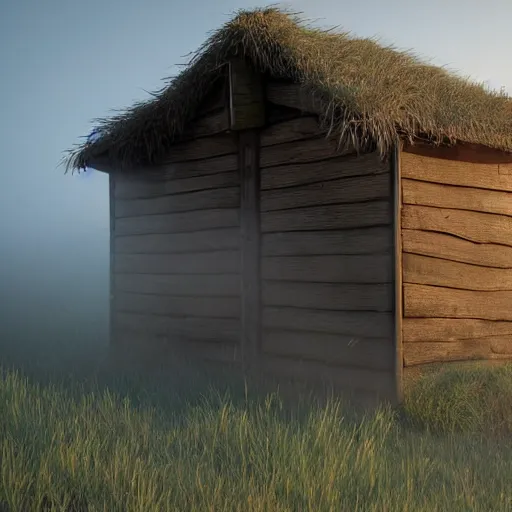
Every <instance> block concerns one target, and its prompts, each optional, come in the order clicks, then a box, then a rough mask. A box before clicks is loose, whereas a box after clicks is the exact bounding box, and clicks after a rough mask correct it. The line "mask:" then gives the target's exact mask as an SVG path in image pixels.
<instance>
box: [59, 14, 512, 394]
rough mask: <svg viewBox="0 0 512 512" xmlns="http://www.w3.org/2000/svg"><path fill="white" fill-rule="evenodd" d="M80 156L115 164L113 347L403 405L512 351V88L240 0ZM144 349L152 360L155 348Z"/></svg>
mask: <svg viewBox="0 0 512 512" xmlns="http://www.w3.org/2000/svg"><path fill="white" fill-rule="evenodd" d="M98 133H99V136H98V137H97V138H96V139H95V140H94V141H90V142H87V143H85V144H83V145H80V146H78V147H76V148H75V149H73V150H71V151H70V154H69V155H68V160H67V165H68V169H77V170H80V169H83V168H86V167H91V168H95V169H98V170H100V171H104V172H107V173H108V174H109V180H110V206H111V219H110V220H111V329H112V330H111V338H112V340H111V344H112V347H114V348H117V349H119V352H124V353H127V352H131V353H134V354H139V355H140V354H149V353H152V354H154V357H155V358H157V359H160V360H162V358H163V355H162V354H164V352H165V353H166V354H171V357H172V355H173V354H182V353H186V354H191V355H192V356H197V358H198V359H201V360H203V359H204V360H209V361H213V360H215V361H224V362H231V363H232V364H234V365H240V367H242V368H248V369H251V368H252V369H254V370H255V371H257V372H262V373H265V372H270V374H272V375H277V376H285V377H295V378H297V377H298V378H299V379H305V381H306V382H309V381H311V382H313V381H315V380H317V379H322V380H327V381H329V382H332V383H333V384H334V385H336V386H337V387H338V386H339V387H340V388H342V389H350V390H358V389H360V390H365V391H368V392H371V393H377V394H379V395H380V396H383V397H386V398H390V399H392V400H396V399H400V396H401V388H402V377H403V369H404V368H408V367H413V366H418V365H426V364H429V363H433V362H451V361H461V360H473V359H482V360H495V359H507V358H512V101H511V100H510V99H509V98H508V97H506V96H505V95H503V94H499V93H494V92H492V91H489V90H487V89H485V88H484V87H483V86H481V85H479V84H475V83H471V82H470V81H468V80H466V79H463V78H461V77H459V76H457V75H455V74H453V73H450V72H449V71H447V70H445V69H443V68H438V67H434V66H432V65H429V64H426V63H423V62H422V61H420V60H419V59H418V58H416V57H414V56H413V55H411V54H409V53H405V52H401V51H397V50H395V49H394V48H391V47H385V46H382V45H379V44H378V43H377V42H375V41H372V40H367V39H356V38H352V37H349V36H348V35H346V34H341V33H338V34H336V33H333V32H322V31H320V30H316V29H311V28H310V27H307V26H306V25H305V24H304V23H303V22H302V21H301V19H299V18H297V17H296V16H295V15H291V14H289V13H287V12H284V11H280V10H278V9H274V8H272V9H261V10H256V11H250V12H248V11H241V12H239V13H237V14H236V16H234V18H233V19H232V20H231V21H229V22H228V23H227V24H226V25H225V26H224V27H222V28H221V29H220V30H218V31H217V32H215V33H214V34H213V35H212V36H211V37H210V38H209V39H208V40H207V41H206V42H205V44H204V45H203V46H202V47H201V48H200V50H199V51H198V52H197V53H196V54H195V56H194V58H193V59H192V61H191V62H190V65H189V66H188V67H187V68H186V69H185V70H184V71H183V72H181V73H180V74H179V75H178V76H177V77H175V78H174V79H172V80H171V81H170V82H169V83H168V84H167V85H166V87H164V88H163V89H162V90H161V91H160V92H159V93H157V94H155V96H154V98H152V99H151V101H149V102H147V103H143V104H137V105H135V106H134V107H132V108H130V109H128V110H127V111H125V112H123V113H121V114H119V115H117V116H115V117H113V118H110V119H105V120H103V121H101V122H100V123H99V126H98ZM137 357H139V356H137Z"/></svg>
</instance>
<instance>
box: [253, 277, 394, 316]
mask: <svg viewBox="0 0 512 512" xmlns="http://www.w3.org/2000/svg"><path fill="white" fill-rule="evenodd" d="M262 300H263V304H264V305H265V306H290V307H296V308H309V309H327V310H337V311H391V310H392V309H393V290H392V286H391V284H334V283H296V282H286V281H263V283H262Z"/></svg>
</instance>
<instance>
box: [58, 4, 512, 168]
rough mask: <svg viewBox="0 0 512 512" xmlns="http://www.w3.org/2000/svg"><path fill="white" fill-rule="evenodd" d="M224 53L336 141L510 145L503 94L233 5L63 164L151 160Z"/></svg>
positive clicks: (509, 104)
mask: <svg viewBox="0 0 512 512" xmlns="http://www.w3.org/2000/svg"><path fill="white" fill-rule="evenodd" d="M233 55H238V56H243V57H245V58H246V59H248V60H249V61H250V62H252V64H253V65H254V67H255V68H256V69H257V70H259V71H260V72H262V73H263V74H264V75H266V76H272V77H274V78H277V79H285V80H291V81H293V82H296V83H300V84H302V86H303V87H304V91H305V93H307V94H312V95H314V96H315V98H316V100H317V101H319V102H320V104H321V105H323V109H322V110H323V118H322V121H323V126H324V128H326V129H330V131H331V132H332V133H334V134H336V135H337V136H338V137H339V139H340V143H341V144H342V145H345V144H349V143H352V144H355V145H356V147H357V148H358V149H364V148H365V147H367V146H368V145H369V144H376V145H377V147H378V148H379V150H380V151H381V153H382V154H384V153H385V152H386V151H387V150H388V149H389V147H390V145H391V144H392V143H393V142H394V141H395V140H396V136H397V134H399V135H400V136H401V137H403V138H406V139H408V140H410V141H413V140H414V139H415V138H417V137H421V138H423V139H427V140H430V141H432V142H434V143H436V144H440V143H454V142H456V141H465V142H469V143H479V144H484V145H487V146H489V147H493V148H498V149H503V150H509V151H510V150H512V101H511V100H510V99H509V98H507V97H506V96H505V95H503V94H500V93H497V92H493V91H489V90H487V89H486V88H485V87H484V86H483V85H480V84H476V83H472V82H471V81H469V80H467V79H464V78H462V77H459V76H457V75H456V74H453V73H450V72H448V71H447V70H446V69H444V68H440V67H435V66H432V65H429V64H426V63H424V62H422V61H421V60H420V59H418V58H417V57H415V56H414V55H413V54H411V53H409V52H402V51H397V50H396V49H394V48H392V47H384V46H381V45H379V44H378V43H377V42H376V41H373V40H370V39H356V38H353V37H351V36H349V34H347V33H337V32H335V31H321V30H319V29H313V28H311V27H308V26H307V25H306V24H305V23H304V22H303V21H302V19H301V18H300V17H299V16H297V15H295V14H291V13H287V12H285V11H282V10H279V9H277V8H268V9H259V10H255V11H240V12H238V13H237V15H236V16H235V17H234V18H233V19H232V20H231V21H230V22H228V23H227V24H226V25H225V26H224V27H222V28H221V29H220V30H218V31H216V32H214V33H213V34H212V35H211V36H210V37H209V38H208V39H207V41H206V42H205V43H204V45H203V46H201V47H200V48H199V50H198V51H197V52H196V54H195V55H194V57H193V58H192V60H191V61H190V63H189V65H188V67H187V68H186V69H185V70H184V71H183V72H181V73H180V74H179V75H178V76H176V77H175V78H173V79H170V80H169V81H168V83H167V84H166V86H165V87H164V88H163V89H162V90H160V91H158V92H157V93H155V94H154V97H153V98H152V99H151V100H150V101H148V102H145V103H140V104H137V105H135V106H133V107H131V108H129V109H128V110H126V111H125V112H120V113H118V114H117V115H115V116H113V117H112V118H109V119H102V120H101V119H100V120H98V130H99V132H100V133H101V134H102V136H101V137H100V138H99V139H98V140H97V141H96V142H94V143H92V144H87V143H84V144H82V145H80V146H78V147H76V148H75V149H73V150H71V151H70V152H69V154H68V157H67V158H66V165H67V169H81V168H85V167H86V166H87V163H88V161H89V160H90V159H91V158H92V157H94V156H97V155H100V154H104V153H105V152H106V153H107V154H108V157H109V159H110V161H111V163H112V164H113V165H115V166H116V167H118V168H120V169H122V168H125V167H136V166H138V165H146V164H149V163H152V162H155V161H157V160H158V158H159V157H161V156H162V155H163V154H164V152H165V151H166V149H167V148H168V147H169V146H170V145H171V144H172V143H173V141H175V140H176V138H177V137H178V136H179V134H180V133H181V132H182V131H183V129H184V126H185V124H186V123H187V122H188V121H189V120H190V119H191V118H192V117H193V115H194V113H195V112H196V111H197V108H198V106H199V104H200V102H201V100H202V99H203V98H204V97H205V95H206V94H207V93H208V91H209V90H210V89H211V87H212V86H213V85H214V84H215V83H216V82H217V81H218V80H219V79H221V78H222V77H223V76H224V73H225V66H224V65H225V63H226V61H227V60H228V59H229V58H230V56H233Z"/></svg>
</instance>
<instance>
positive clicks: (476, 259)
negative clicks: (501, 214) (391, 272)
mask: <svg viewBox="0 0 512 512" xmlns="http://www.w3.org/2000/svg"><path fill="white" fill-rule="evenodd" d="M402 244H403V250H404V252H408V253H412V254H422V255H424V256H433V257H436V258H443V259H446V260H452V261H460V262H462V263H471V264H473V265H484V266H488V267H494V268H507V269H511V268H512V247H507V246H505V245H498V244H480V243H475V242H470V241H469V240H463V239H462V238H457V237H455V236H451V235H446V234H443V233H435V232H432V231H418V230H416V229H403V230H402Z"/></svg>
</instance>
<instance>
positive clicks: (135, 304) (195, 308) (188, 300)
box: [115, 292, 240, 318]
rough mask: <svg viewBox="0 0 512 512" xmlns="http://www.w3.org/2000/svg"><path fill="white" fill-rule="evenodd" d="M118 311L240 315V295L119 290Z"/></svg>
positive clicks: (194, 315)
mask: <svg viewBox="0 0 512 512" xmlns="http://www.w3.org/2000/svg"><path fill="white" fill-rule="evenodd" d="M115 297H116V300H115V307H116V311H119V312H131V313H142V314H150V315H167V316H171V317H205V318H240V298H238V297H171V296H167V295H148V294H141V293H126V292H119V293H116V295H115Z"/></svg>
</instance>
